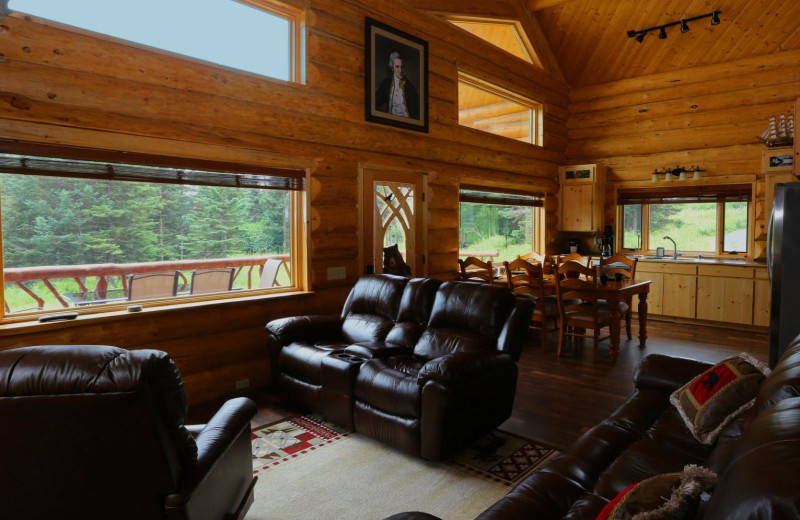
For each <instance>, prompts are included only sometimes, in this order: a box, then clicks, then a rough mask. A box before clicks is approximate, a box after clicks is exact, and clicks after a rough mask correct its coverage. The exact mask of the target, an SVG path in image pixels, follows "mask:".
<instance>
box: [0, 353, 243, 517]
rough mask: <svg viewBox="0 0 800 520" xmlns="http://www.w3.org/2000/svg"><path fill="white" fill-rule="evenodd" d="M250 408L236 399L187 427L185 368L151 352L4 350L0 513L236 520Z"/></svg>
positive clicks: (1, 363) (0, 408)
mask: <svg viewBox="0 0 800 520" xmlns="http://www.w3.org/2000/svg"><path fill="white" fill-rule="evenodd" d="M255 412H256V406H255V403H253V402H252V401H250V400H249V399H245V398H238V399H232V400H230V401H228V402H227V403H225V404H224V405H223V406H222V408H221V409H220V410H219V411H218V412H217V413H216V415H214V417H213V418H212V419H211V421H209V423H208V424H207V425H198V426H184V420H185V417H186V397H185V394H184V389H183V383H182V381H181V376H180V374H179V373H178V369H177V368H176V366H175V364H174V363H173V362H172V360H171V359H170V358H169V356H167V354H165V353H164V352H159V351H156V350H136V351H128V350H124V349H121V348H115V347H108V346H101V345H82V346H64V345H56V346H39V347H26V348H18V349H13V350H7V351H3V352H0V446H1V447H2V448H0V468H2V474H3V478H2V485H0V518H4V519H9V520H10V519H20V520H22V519H24V520H37V519H42V520H45V519H47V520H51V519H55V518H64V519H67V518H76V519H77V518H80V519H82V520H94V519H97V520H100V519H109V518H114V519H119V520H124V519H131V520H133V519H136V520H141V519H158V518H163V519H176V520H198V519H201V520H205V519H207V520H219V519H221V518H242V517H243V516H244V514H245V513H246V512H247V509H248V508H249V506H250V504H251V503H252V500H253V494H252V491H253V487H252V484H253V483H254V479H253V473H252V471H253V468H252V456H251V450H250V420H251V419H252V418H253V416H254V415H255ZM229 515H230V516H229Z"/></svg>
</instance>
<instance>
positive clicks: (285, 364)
mask: <svg viewBox="0 0 800 520" xmlns="http://www.w3.org/2000/svg"><path fill="white" fill-rule="evenodd" d="M347 346H348V344H347V343H341V342H336V341H333V342H323V341H320V342H318V343H310V342H308V341H295V342H294V343H291V344H289V345H286V346H285V347H283V348H282V349H281V351H280V353H279V354H278V366H280V369H281V372H283V373H286V374H289V375H291V376H292V377H293V378H294V379H299V380H300V381H303V382H305V383H309V384H312V385H317V386H319V385H321V384H322V358H323V357H325V356H327V355H328V354H331V353H333V352H341V351H343V350H344V349H345V347H347Z"/></svg>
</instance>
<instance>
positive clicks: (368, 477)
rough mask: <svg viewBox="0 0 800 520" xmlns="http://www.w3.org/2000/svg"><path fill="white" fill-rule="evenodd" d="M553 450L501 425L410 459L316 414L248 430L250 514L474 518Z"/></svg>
mask: <svg viewBox="0 0 800 520" xmlns="http://www.w3.org/2000/svg"><path fill="white" fill-rule="evenodd" d="M556 454H557V452H556V451H554V450H551V449H549V448H546V447H543V446H539V445H537V444H535V443H533V442H531V441H529V440H527V439H524V438H522V437H518V436H516V435H512V434H509V433H506V432H503V431H501V430H497V431H495V432H494V433H493V434H491V435H489V436H487V437H485V438H484V439H481V440H480V441H479V442H477V443H475V445H474V446H471V447H470V448H468V449H465V450H463V451H462V452H460V453H458V454H456V455H455V456H454V457H453V458H452V459H451V460H449V461H447V462H443V463H436V462H430V461H424V460H420V459H417V458H415V457H410V456H408V455H405V454H403V453H401V452H399V451H397V450H394V449H392V448H389V447H387V446H385V445H383V444H380V443H378V442H377V441H374V440H372V439H369V438H367V437H364V436H362V435H359V434H356V433H348V432H346V431H343V430H342V429H340V428H339V427H337V426H336V425H334V424H331V423H327V422H325V421H322V420H321V419H320V418H318V417H314V416H304V417H295V418H292V419H289V420H287V421H283V422H281V423H278V424H274V425H270V426H262V427H260V428H257V429H255V430H253V474H254V475H257V476H258V483H257V484H256V489H255V494H256V500H255V503H254V505H253V507H252V508H251V509H250V513H248V515H247V518H248V519H252V520H257V519H287V520H288V519H312V518H313V519H315V520H317V519H318V520H324V519H328V518H330V519H339V518H348V519H354V520H357V519H376V520H379V519H382V518H385V517H387V516H390V515H393V514H395V513H399V512H402V511H424V512H427V513H431V514H434V515H436V516H439V517H441V518H443V519H445V520H448V519H454V520H455V519H464V518H474V517H475V516H477V515H478V514H480V513H481V512H482V511H484V510H485V509H486V508H487V507H489V506H490V505H491V504H493V503H494V502H496V501H497V500H498V499H500V498H501V497H502V496H504V495H505V494H506V493H508V491H509V490H510V489H511V487H512V486H513V485H514V484H516V483H517V482H519V481H520V480H522V479H523V478H524V477H525V476H526V475H528V474H530V473H531V472H532V471H534V470H535V469H536V468H538V467H540V466H542V465H543V464H545V463H546V462H547V461H548V460H550V459H551V458H552V457H553V456H554V455H556Z"/></svg>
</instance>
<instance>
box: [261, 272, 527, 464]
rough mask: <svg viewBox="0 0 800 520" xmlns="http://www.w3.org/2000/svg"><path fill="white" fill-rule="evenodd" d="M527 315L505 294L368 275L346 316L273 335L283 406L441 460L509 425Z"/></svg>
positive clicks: (312, 320)
mask: <svg viewBox="0 0 800 520" xmlns="http://www.w3.org/2000/svg"><path fill="white" fill-rule="evenodd" d="M532 311H533V302H531V301H530V300H527V299H522V298H516V297H515V296H514V294H513V293H512V292H511V291H510V290H508V289H507V288H505V287H499V286H494V285H490V284H481V283H474V282H446V283H442V282H441V281H439V280H435V279H428V278H416V279H412V280H408V279H405V278H402V277H398V276H392V275H370V276H365V277H363V278H362V279H360V280H359V281H358V282H357V283H356V285H355V287H354V288H353V290H352V291H351V293H350V296H349V297H348V299H347V301H346V303H345V306H344V309H343V311H342V314H341V316H339V317H325V316H297V317H291V318H283V319H280V320H275V321H272V322H270V323H269V324H268V325H267V330H268V331H269V332H270V337H271V341H270V344H271V346H270V351H271V355H272V364H273V366H276V369H277V371H278V374H277V375H276V379H277V381H278V387H279V389H280V391H281V394H282V395H283V397H284V398H286V399H288V400H290V401H293V402H295V403H297V404H301V405H304V406H305V407H306V408H308V409H311V410H313V411H316V412H319V413H321V414H322V415H323V417H325V418H327V419H329V420H332V421H334V422H337V423H340V424H342V425H343V426H345V427H347V428H349V429H353V430H355V431H356V432H359V433H362V434H364V435H367V436H370V437H372V438H375V439H377V440H379V441H381V442H383V443H385V444H388V445H390V446H393V447H395V448H398V449H400V450H402V451H405V452H407V453H410V454H412V455H415V456H419V457H422V458H426V459H431V460H439V459H441V458H444V457H446V456H447V455H449V454H450V453H452V452H453V451H454V450H456V449H458V448H459V447H462V446H463V445H464V444H465V443H468V442H470V441H472V440H475V439H477V438H478V437H480V436H482V435H484V434H485V433H488V432H490V431H491V430H492V429H494V428H495V427H497V426H499V425H500V424H501V423H502V422H503V421H505V420H506V419H507V418H508V417H510V415H511V408H512V405H513V402H514V394H515V391H516V380H517V365H516V361H517V360H518V359H519V356H520V353H521V349H522V345H523V343H524V341H525V338H526V335H527V332H528V326H529V324H530V318H531V314H532Z"/></svg>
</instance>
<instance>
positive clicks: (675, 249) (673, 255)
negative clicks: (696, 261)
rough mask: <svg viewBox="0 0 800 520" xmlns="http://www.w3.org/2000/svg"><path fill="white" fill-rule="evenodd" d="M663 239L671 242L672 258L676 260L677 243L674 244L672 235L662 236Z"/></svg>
mask: <svg viewBox="0 0 800 520" xmlns="http://www.w3.org/2000/svg"><path fill="white" fill-rule="evenodd" d="M664 240H669V241H670V242H672V247H673V248H674V251H673V252H672V259H673V260H677V259H678V244H676V243H675V241H674V240H672V237H664Z"/></svg>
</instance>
